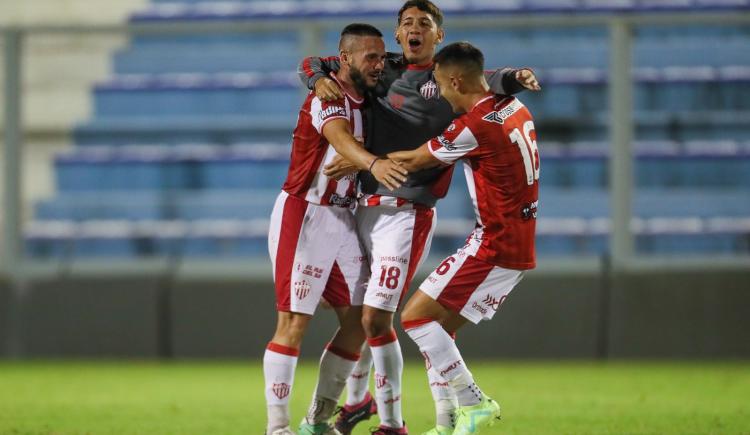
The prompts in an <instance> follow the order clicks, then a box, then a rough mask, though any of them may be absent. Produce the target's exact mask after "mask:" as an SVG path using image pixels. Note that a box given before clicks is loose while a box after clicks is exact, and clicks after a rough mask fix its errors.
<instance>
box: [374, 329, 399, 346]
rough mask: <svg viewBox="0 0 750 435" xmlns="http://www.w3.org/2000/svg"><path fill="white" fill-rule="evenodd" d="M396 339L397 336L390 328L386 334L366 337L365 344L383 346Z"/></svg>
mask: <svg viewBox="0 0 750 435" xmlns="http://www.w3.org/2000/svg"><path fill="white" fill-rule="evenodd" d="M396 340H398V337H397V336H396V331H394V330H393V329H391V330H390V332H388V333H387V334H384V335H381V336H380V337H373V338H368V339H367V344H369V345H370V347H378V346H385V345H386V344H390V343H393V342H394V341H396Z"/></svg>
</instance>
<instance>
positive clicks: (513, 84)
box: [484, 68, 542, 95]
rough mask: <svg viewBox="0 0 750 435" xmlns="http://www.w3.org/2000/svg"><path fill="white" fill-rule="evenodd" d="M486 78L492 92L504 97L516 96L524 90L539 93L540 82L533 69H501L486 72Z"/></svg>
mask: <svg viewBox="0 0 750 435" xmlns="http://www.w3.org/2000/svg"><path fill="white" fill-rule="evenodd" d="M484 76H485V78H486V79H487V83H488V84H489V85H490V89H491V90H492V92H494V93H496V94H503V95H515V94H517V93H519V92H521V91H523V90H526V89H528V90H531V91H539V90H541V89H542V88H541V87H540V86H539V81H538V80H537V78H536V74H534V71H533V70H532V69H531V68H520V69H514V68H501V69H496V70H494V71H485V72H484Z"/></svg>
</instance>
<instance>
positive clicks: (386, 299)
mask: <svg viewBox="0 0 750 435" xmlns="http://www.w3.org/2000/svg"><path fill="white" fill-rule="evenodd" d="M355 217H356V220H357V231H358V232H359V239H360V241H361V242H362V246H363V248H364V251H365V252H367V253H369V260H370V261H369V262H370V277H369V281H368V283H367V291H366V293H365V299H364V304H365V305H367V306H370V307H374V308H379V309H381V310H385V311H390V312H395V311H396V310H397V309H398V307H399V305H400V304H401V300H402V299H403V297H404V294H405V293H406V292H407V291H408V289H409V285H410V283H411V280H412V278H413V277H414V272H415V271H416V270H417V268H418V267H419V265H420V264H422V262H423V261H424V259H425V258H427V253H428V252H429V251H430V244H431V243H432V233H433V231H434V230H435V209H434V208H429V207H421V206H414V208H411V207H401V208H395V207H388V206H370V207H358V208H357V212H356V213H355Z"/></svg>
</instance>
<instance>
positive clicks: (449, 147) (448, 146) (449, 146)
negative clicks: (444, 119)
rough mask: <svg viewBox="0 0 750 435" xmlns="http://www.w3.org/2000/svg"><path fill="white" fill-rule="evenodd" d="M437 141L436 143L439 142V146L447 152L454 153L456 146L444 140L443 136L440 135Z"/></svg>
mask: <svg viewBox="0 0 750 435" xmlns="http://www.w3.org/2000/svg"><path fill="white" fill-rule="evenodd" d="M437 139H438V142H440V145H442V146H443V148H445V149H447V150H448V151H454V150H455V149H456V144H454V143H453V142H451V141H449V140H448V139H446V138H445V136H443V135H440V136H438V138H437Z"/></svg>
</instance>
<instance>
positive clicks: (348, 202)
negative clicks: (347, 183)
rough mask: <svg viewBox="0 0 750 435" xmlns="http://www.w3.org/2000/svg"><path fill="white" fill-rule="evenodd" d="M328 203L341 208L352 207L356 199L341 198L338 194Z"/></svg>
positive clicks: (349, 197) (332, 196)
mask: <svg viewBox="0 0 750 435" xmlns="http://www.w3.org/2000/svg"><path fill="white" fill-rule="evenodd" d="M328 203H329V204H331V205H336V206H339V207H352V206H353V205H354V198H352V197H351V196H341V195H339V194H338V193H333V194H331V197H330V198H329V199H328Z"/></svg>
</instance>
